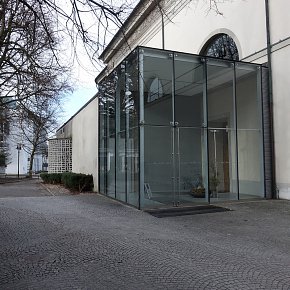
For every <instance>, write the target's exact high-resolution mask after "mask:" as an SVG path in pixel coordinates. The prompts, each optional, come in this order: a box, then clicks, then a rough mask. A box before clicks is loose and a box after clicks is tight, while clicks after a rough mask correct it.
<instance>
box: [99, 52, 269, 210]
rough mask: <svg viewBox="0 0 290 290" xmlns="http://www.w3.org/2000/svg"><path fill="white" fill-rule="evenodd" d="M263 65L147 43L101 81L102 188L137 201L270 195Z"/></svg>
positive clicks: (142, 204)
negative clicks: (265, 145) (268, 187)
mask: <svg viewBox="0 0 290 290" xmlns="http://www.w3.org/2000/svg"><path fill="white" fill-rule="evenodd" d="M262 73H263V70H262V67H261V66H260V65H257V64H249V63H243V62H235V61H229V60H220V59H215V58H210V57H204V56H199V55H192V54H186V53H181V52H173V51H165V50H158V49H152V48H146V47H138V48H137V49H136V50H134V51H133V52H132V53H131V54H130V55H129V56H128V57H126V58H125V59H124V60H123V61H122V63H121V64H120V65H119V66H118V67H117V68H116V69H115V70H114V71H113V72H112V73H111V74H110V75H109V76H108V77H106V78H104V79H103V80H102V81H101V82H100V83H99V84H98V87H99V191H100V193H102V194H105V195H107V196H110V197H112V198H115V199H118V200H120V201H123V202H126V203H128V204H131V205H133V206H135V207H137V208H140V209H145V208H158V207H169V206H183V205H192V204H204V203H213V202H218V201H226V200H239V199H249V198H263V197H264V196H265V181H264V180H265V178H264V171H265V170H264V144H263V112H262V105H263V104H262V102H263V96H262V92H263V90H262Z"/></svg>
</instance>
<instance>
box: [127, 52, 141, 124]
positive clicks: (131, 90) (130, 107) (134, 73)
mask: <svg viewBox="0 0 290 290" xmlns="http://www.w3.org/2000/svg"><path fill="white" fill-rule="evenodd" d="M136 54H137V53H136V51H134V52H133V53H132V54H131V55H130V56H129V57H128V58H127V59H126V84H125V96H126V110H127V115H128V117H129V118H128V120H127V128H128V127H129V128H135V127H138V123H139V119H138V117H139V116H138V115H139V90H138V76H139V74H138V59H137V55H136Z"/></svg>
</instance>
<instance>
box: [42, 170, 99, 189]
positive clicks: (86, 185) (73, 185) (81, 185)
mask: <svg viewBox="0 0 290 290" xmlns="http://www.w3.org/2000/svg"><path fill="white" fill-rule="evenodd" d="M40 177H41V179H42V180H43V181H44V182H45V183H51V184H63V185H64V186H65V187H66V188H69V189H72V190H78V191H79V192H82V191H91V190H93V188H94V180H93V176H92V175H87V174H82V173H73V172H64V173H41V174H40Z"/></svg>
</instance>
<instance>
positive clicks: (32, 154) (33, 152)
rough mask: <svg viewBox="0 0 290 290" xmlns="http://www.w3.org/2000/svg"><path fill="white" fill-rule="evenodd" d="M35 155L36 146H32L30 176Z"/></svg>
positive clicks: (30, 175)
mask: <svg viewBox="0 0 290 290" xmlns="http://www.w3.org/2000/svg"><path fill="white" fill-rule="evenodd" d="M34 155H35V147H33V148H32V151H31V154H30V161H29V177H32V168H33V159H34Z"/></svg>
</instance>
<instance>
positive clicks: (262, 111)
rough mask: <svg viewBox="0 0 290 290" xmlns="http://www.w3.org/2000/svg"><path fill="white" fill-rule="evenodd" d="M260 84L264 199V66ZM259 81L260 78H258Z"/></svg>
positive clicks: (260, 74)
mask: <svg viewBox="0 0 290 290" xmlns="http://www.w3.org/2000/svg"><path fill="white" fill-rule="evenodd" d="M258 70H259V74H258V75H259V76H260V78H259V83H260V110H261V122H260V125H261V129H262V151H263V152H262V159H263V184H264V198H266V190H267V189H266V187H267V185H266V165H265V136H264V133H265V125H264V98H263V85H262V84H263V70H262V66H259V67H258ZM257 79H258V78H257Z"/></svg>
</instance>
